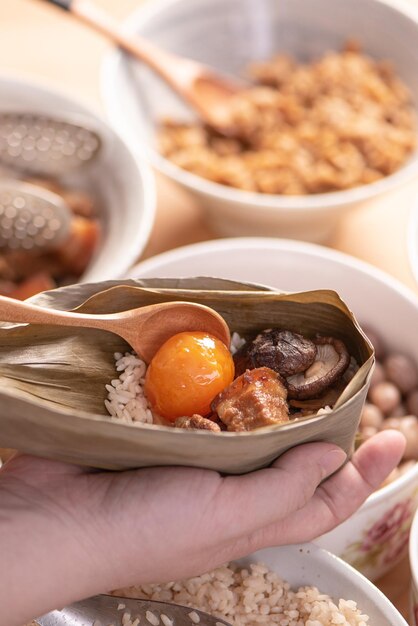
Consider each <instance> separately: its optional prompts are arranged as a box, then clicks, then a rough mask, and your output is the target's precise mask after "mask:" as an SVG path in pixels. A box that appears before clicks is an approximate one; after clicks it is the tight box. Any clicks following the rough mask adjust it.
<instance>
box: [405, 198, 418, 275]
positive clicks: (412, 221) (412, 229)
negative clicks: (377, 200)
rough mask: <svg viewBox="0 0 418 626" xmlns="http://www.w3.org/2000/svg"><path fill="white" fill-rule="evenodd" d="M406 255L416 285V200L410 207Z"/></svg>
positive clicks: (417, 265)
mask: <svg viewBox="0 0 418 626" xmlns="http://www.w3.org/2000/svg"><path fill="white" fill-rule="evenodd" d="M407 237H408V242H407V244H408V254H409V263H410V265H411V270H412V273H413V275H414V278H415V280H416V282H417V283H418V198H417V199H416V200H415V204H414V206H413V207H412V210H411V213H410V216H409V222H408V230H407Z"/></svg>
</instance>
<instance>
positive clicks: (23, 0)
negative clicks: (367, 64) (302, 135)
mask: <svg viewBox="0 0 418 626" xmlns="http://www.w3.org/2000/svg"><path fill="white" fill-rule="evenodd" d="M95 1H96V3H97V4H98V5H100V6H102V7H103V8H105V9H106V10H108V11H109V12H110V13H111V14H113V15H114V16H115V17H116V18H120V19H122V18H123V17H124V16H126V15H128V14H129V12H131V11H132V10H133V9H134V8H135V7H136V6H138V4H139V3H140V2H141V0H95ZM191 1H192V0H191ZM409 1H410V2H411V3H414V4H416V5H417V6H418V0H409ZM108 49H109V44H108V43H107V42H106V41H104V40H103V38H101V37H100V36H98V35H96V34H95V33H93V32H91V31H89V30H87V28H85V27H83V26H81V25H80V24H78V23H76V21H75V20H73V19H71V18H70V17H69V16H67V15H66V14H64V13H63V12H60V11H59V10H58V9H54V8H52V7H49V6H47V5H46V3H44V2H42V0H0V73H4V74H6V73H7V74H13V75H19V76H21V77H29V78H32V79H33V78H37V79H39V80H41V81H42V82H44V83H46V84H49V85H51V86H54V87H56V88H59V89H61V90H64V91H66V92H68V93H69V94H71V95H72V96H73V97H75V98H78V99H81V100H83V101H84V102H85V103H87V104H88V105H90V106H92V107H94V108H96V109H97V110H99V111H100V110H101V111H102V112H103V105H102V103H101V98H100V85H99V71H100V65H101V61H102V58H103V54H104V53H105V52H106V51H107V50H108ZM416 198H418V179H417V180H415V181H413V182H412V183H410V184H408V185H406V186H404V187H403V188H401V189H399V190H397V191H396V192H393V193H391V194H389V195H387V196H386V197H384V198H383V199H379V200H376V201H373V202H370V203H368V204H367V205H365V206H362V207H359V208H358V209H356V210H355V211H353V212H352V213H351V214H349V215H348V216H347V217H346V218H345V219H344V220H343V221H342V222H341V224H340V227H339V229H338V232H337V233H336V234H335V237H334V239H333V241H332V242H331V243H330V245H331V246H332V247H334V248H336V249H338V250H342V251H344V252H347V253H350V254H353V255H355V256H357V257H359V258H361V259H364V260H366V261H369V262H370V263H373V264H374V265H376V266H377V267H380V268H381V269H384V270H386V271H387V272H388V273H390V274H392V275H393V276H395V277H396V278H398V279H399V280H401V281H402V282H403V283H404V284H406V285H408V286H409V287H411V288H412V289H413V290H415V291H418V286H417V284H416V283H415V280H414V277H413V275H412V273H411V270H410V267H409V263H408V254H407V243H406V242H407V240H406V236H407V224H408V219H409V213H410V210H411V207H412V206H413V204H414V202H415V199H416ZM173 215H175V216H176V219H175V221H173V219H172V216H173ZM214 236H215V235H214V233H212V232H211V231H210V230H209V229H208V228H207V227H206V226H205V224H204V223H203V221H202V220H201V217H200V212H199V207H198V206H197V204H196V203H195V202H194V201H193V200H191V199H190V197H189V196H188V194H187V193H186V192H183V191H180V190H179V189H177V187H175V186H174V185H173V184H172V183H169V182H167V181H165V180H163V179H162V178H160V177H158V211H157V218H156V222H155V226H154V229H153V232H152V235H151V238H150V241H149V244H148V246H147V248H146V251H145V253H144V255H143V257H148V256H151V255H154V254H157V253H159V252H162V251H165V250H168V249H170V248H174V247H177V246H181V245H185V244H188V243H193V242H196V241H203V240H206V239H211V238H213V237H214ZM409 581H410V571H409V565H408V562H407V560H406V559H405V560H404V562H402V563H401V564H400V565H399V566H398V567H397V568H396V569H395V570H393V571H392V572H391V573H390V574H388V575H387V576H385V577H384V578H383V579H381V580H380V581H379V583H378V584H379V586H380V588H381V589H382V590H383V592H384V593H385V594H386V595H387V596H388V597H389V598H390V599H391V600H392V602H393V603H394V604H395V605H396V606H397V607H398V608H399V610H400V611H401V612H402V613H403V615H404V616H405V617H406V618H407V615H408V591H409Z"/></svg>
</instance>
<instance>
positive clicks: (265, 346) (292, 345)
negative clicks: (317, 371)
mask: <svg viewBox="0 0 418 626" xmlns="http://www.w3.org/2000/svg"><path fill="white" fill-rule="evenodd" d="M315 356H316V346H315V344H314V343H313V341H311V340H310V339H307V338H305V337H303V336H302V335H299V334H298V333H294V332H292V331H290V330H281V329H279V328H269V329H267V330H263V331H262V332H261V333H259V334H258V335H257V337H256V338H255V339H254V340H253V341H252V342H251V343H250V344H249V345H248V348H247V367H249V368H251V369H252V368H258V367H268V368H270V369H272V370H273V371H275V372H277V373H278V374H280V375H281V376H292V375H293V374H297V373H298V372H304V371H305V370H306V369H307V368H308V367H309V366H310V365H311V364H312V363H313V362H314V360H315Z"/></svg>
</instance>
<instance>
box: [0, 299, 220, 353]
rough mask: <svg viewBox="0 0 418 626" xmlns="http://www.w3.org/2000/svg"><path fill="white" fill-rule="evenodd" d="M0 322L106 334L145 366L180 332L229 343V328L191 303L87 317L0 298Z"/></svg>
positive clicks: (211, 313) (216, 314) (204, 309)
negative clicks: (126, 346)
mask: <svg viewBox="0 0 418 626" xmlns="http://www.w3.org/2000/svg"><path fill="white" fill-rule="evenodd" d="M0 321H2V322H15V323H21V324H53V325H55V326H75V327H78V328H97V329H100V330H106V331H109V332H111V333H114V334H115V335H119V337H122V339H124V340H125V341H126V342H127V343H129V344H130V346H131V347H132V348H133V349H134V350H135V352H136V353H137V354H138V356H139V357H140V358H142V359H143V360H144V361H145V362H146V363H149V362H150V360H151V359H152V357H153V356H154V354H155V353H156V352H157V350H158V349H159V348H160V347H161V346H162V344H163V343H164V342H165V341H167V339H169V338H170V337H172V336H173V335H175V334H177V333H181V332H184V331H203V332H206V333H208V334H209V335H213V336H214V337H217V338H218V339H220V340H221V341H222V342H223V343H224V344H225V345H226V346H228V348H229V343H230V333H229V328H228V325H227V323H226V322H225V320H224V319H223V317H221V316H220V315H219V313H217V312H216V311H214V310H213V309H211V308H209V307H207V306H204V305H203V304H195V303H193V302H163V303H161V304H151V305H150V306H144V307H140V308H137V309H130V310H128V311H121V312H120V313H110V314H107V315H90V314H87V313H74V312H69V311H57V310H52V309H46V308H43V307H39V306H36V305H34V304H31V303H30V302H20V301H19V300H13V299H12V298H6V297H5V296H0Z"/></svg>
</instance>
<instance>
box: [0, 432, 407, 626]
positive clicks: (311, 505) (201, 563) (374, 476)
mask: <svg viewBox="0 0 418 626" xmlns="http://www.w3.org/2000/svg"><path fill="white" fill-rule="evenodd" d="M404 445H405V441H404V439H403V437H402V436H401V435H400V434H399V433H397V432H393V431H385V432H382V433H380V434H379V435H376V436H375V437H373V438H372V439H370V440H369V441H367V442H366V443H365V444H363V445H362V446H361V448H360V449H359V450H358V451H357V452H356V453H355V455H354V456H353V458H352V460H351V461H350V462H349V463H347V464H346V465H345V466H344V467H343V468H342V469H341V470H340V471H339V472H338V473H337V474H335V475H334V476H332V477H331V478H330V479H329V480H327V481H326V482H325V483H323V484H321V485H320V483H321V482H322V481H323V479H324V478H326V477H327V476H329V475H330V474H332V473H333V472H335V471H336V470H337V469H338V468H339V467H340V466H341V465H342V463H343V462H344V460H345V454H344V453H343V452H342V451H341V450H340V449H339V448H337V447H336V446H334V445H332V444H326V443H315V444H306V445H304V446H299V447H298V448H295V449H293V450H291V451H289V452H287V453H286V454H285V455H283V456H282V457H281V458H280V459H278V460H277V461H276V462H275V463H274V464H273V465H272V467H270V468H266V469H263V470H259V471H257V472H253V473H250V474H247V475H245V476H229V477H221V476H220V475H219V474H218V473H217V472H214V471H209V470H200V469H193V468H183V467H170V468H151V469H141V470H135V471H127V472H123V473H110V472H91V471H88V470H86V469H83V468H79V467H76V466H71V465H66V464H64V463H58V462H54V461H47V460H43V459H37V458H34V457H29V456H24V455H22V456H17V457H15V458H13V459H12V460H11V461H9V462H8V463H7V464H6V465H5V466H4V467H3V468H2V470H1V471H0V531H1V532H0V550H1V553H2V565H3V567H2V570H3V572H7V579H6V581H4V580H3V581H2V585H0V626H14V625H16V626H21V624H23V623H24V621H25V620H28V619H29V618H30V617H32V616H33V615H39V614H41V613H45V612H46V611H48V610H51V609H52V608H55V607H57V606H63V605H65V604H68V603H70V602H72V601H75V600H77V599H80V598H82V597H87V596H90V595H94V594H96V593H100V592H104V591H106V590H110V589H114V588H120V587H124V586H128V585H131V584H139V583H145V582H164V581H167V580H172V579H176V578H177V579H178V578H184V577H186V576H191V575H195V574H199V573H202V572H203V571H206V570H209V569H211V568H213V567H215V566H217V565H220V564H221V563H224V562H226V561H229V560H231V559H234V558H238V557H240V556H243V555H245V554H248V553H250V552H253V551H254V550H258V549H260V548H262V547H265V546H269V545H280V544H288V543H297V542H302V541H309V540H311V539H313V538H315V537H317V536H318V535H321V534H323V533H324V532H327V531H329V530H331V529H332V528H334V527H335V526H336V525H338V524H339V523H340V522H342V521H343V520H344V519H346V518H347V517H349V516H350V515H351V514H352V513H353V512H354V511H355V510H356V509H357V508H358V507H359V506H360V504H361V503H362V502H363V501H364V500H365V499H366V498H367V497H368V496H369V495H370V493H371V492H372V491H373V490H374V489H376V488H377V487H378V486H379V485H380V484H381V482H382V481H383V480H384V478H385V477H386V476H387V475H388V474H389V473H390V471H391V470H392V469H393V468H394V467H395V466H396V465H397V464H398V462H399V461H400V458H401V456H402V453H403V449H404ZM319 485H320V486H319ZM3 578H4V575H3ZM7 581H9V584H7Z"/></svg>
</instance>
